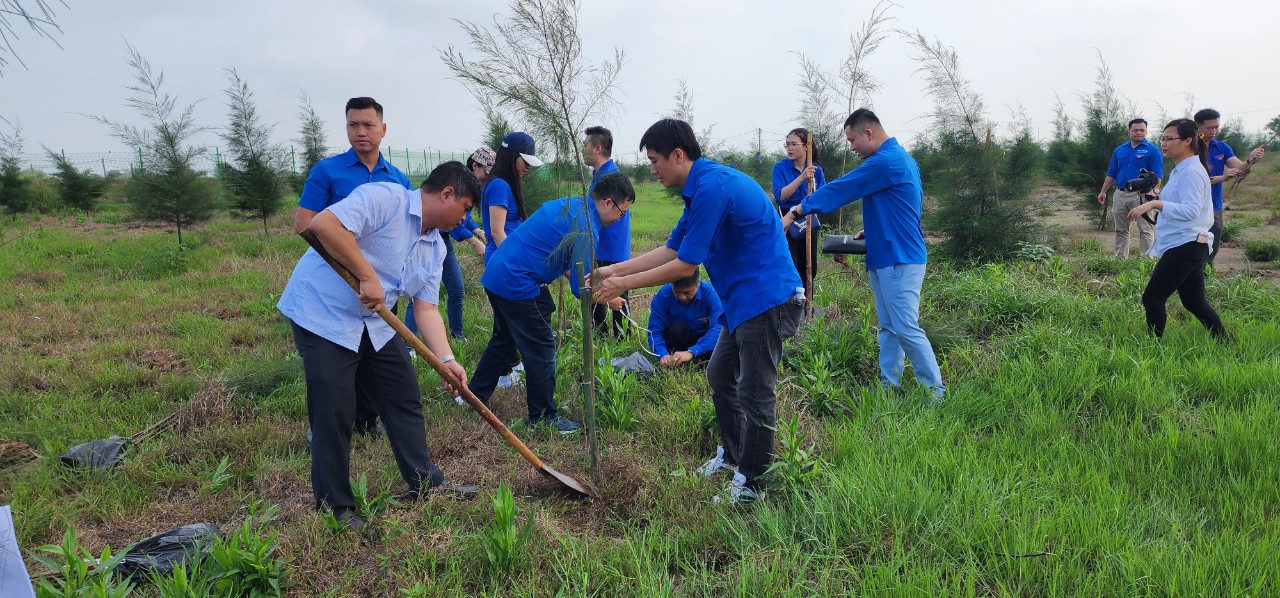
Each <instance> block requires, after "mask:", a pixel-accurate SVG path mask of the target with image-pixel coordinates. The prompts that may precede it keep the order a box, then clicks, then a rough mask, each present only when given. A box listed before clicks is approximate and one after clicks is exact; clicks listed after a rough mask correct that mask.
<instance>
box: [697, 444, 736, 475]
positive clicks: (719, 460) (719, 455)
mask: <svg viewBox="0 0 1280 598" xmlns="http://www.w3.org/2000/svg"><path fill="white" fill-rule="evenodd" d="M694 471H696V472H697V473H699V474H701V475H702V477H704V478H709V477H711V476H712V475H714V474H715V473H716V472H718V471H732V472H733V473H735V474H736V473H738V466H737V465H729V464H727V463H725V462H724V446H717V447H716V456H714V457H712V458H711V459H710V460H708V461H707V462H706V463H703V464H702V467H699V468H698V469H696V470H694Z"/></svg>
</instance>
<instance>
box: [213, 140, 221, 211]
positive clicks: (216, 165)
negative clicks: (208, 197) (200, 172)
mask: <svg viewBox="0 0 1280 598" xmlns="http://www.w3.org/2000/svg"><path fill="white" fill-rule="evenodd" d="M213 174H214V177H215V178H217V179H218V203H222V201H223V197H222V154H221V153H219V152H218V148H216V147H215V148H213Z"/></svg>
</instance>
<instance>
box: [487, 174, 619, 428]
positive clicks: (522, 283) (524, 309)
mask: <svg viewBox="0 0 1280 598" xmlns="http://www.w3.org/2000/svg"><path fill="white" fill-rule="evenodd" d="M634 201H635V190H634V189H633V188H632V187H631V182H630V181H628V180H627V177H626V176H625V175H623V174H622V173H613V174H609V175H605V176H604V177H601V179H600V181H599V183H598V184H597V185H596V186H595V188H594V189H593V190H592V195H591V199H590V201H585V202H584V201H583V200H582V199H581V198H577V197H565V198H561V199H555V200H552V201H549V202H547V203H545V204H543V205H542V207H540V208H538V209H537V211H535V212H534V213H533V214H531V215H530V216H529V219H528V220H526V221H525V222H524V223H523V224H521V225H520V228H517V229H515V230H514V231H512V233H511V235H510V236H509V237H507V239H506V240H505V241H503V242H502V245H499V246H498V250H497V251H495V252H494V253H493V256H492V257H491V258H490V259H489V264H488V265H487V266H485V271H484V274H483V275H481V277H480V284H482V285H484V290H485V293H487V294H488V295H489V305H491V306H492V307H493V337H492V338H490V339H489V345H488V346H487V347H485V349H484V355H482V356H481V357H480V363H479V364H477V365H476V371H475V377H474V379H473V380H472V385H471V390H472V392H474V393H476V396H477V397H478V398H479V399H480V400H481V401H486V402H487V401H488V400H489V397H490V396H491V395H492V394H493V390H494V388H495V387H496V386H497V385H498V377H499V376H502V375H503V374H505V373H506V372H508V371H510V370H511V366H513V365H515V363H516V362H518V361H520V360H521V358H523V361H524V364H525V375H526V378H525V387H526V389H527V392H526V393H525V401H526V403H527V404H528V407H529V423H532V424H544V425H547V426H550V427H552V428H554V429H555V430H556V431H558V432H560V433H561V434H571V433H573V432H576V431H577V430H579V429H580V428H581V426H580V425H578V423H577V422H574V421H570V420H568V419H566V418H564V417H563V416H561V415H560V414H559V412H558V411H557V408H556V400H555V388H556V337H555V330H554V329H553V328H552V326H551V323H552V313H554V312H555V309H556V306H555V302H553V301H552V300H551V292H550V291H548V290H547V285H548V284H550V283H551V282H553V281H555V280H556V279H557V278H560V277H561V276H564V275H566V273H568V275H569V286H570V288H571V289H572V290H573V294H574V296H575V297H577V296H578V294H579V291H578V282H579V281H581V280H582V277H583V275H584V274H586V273H587V272H588V271H589V270H590V262H588V261H587V260H588V256H589V255H590V254H591V249H592V248H593V247H594V246H595V245H596V244H597V243H598V242H599V238H600V229H601V227H605V228H607V227H609V226H611V225H613V224H614V223H616V222H617V221H618V220H619V219H620V218H622V215H623V214H626V213H627V210H629V209H630V207H631V204H632V202H634Z"/></svg>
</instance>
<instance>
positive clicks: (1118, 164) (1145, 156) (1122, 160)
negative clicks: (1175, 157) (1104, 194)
mask: <svg viewBox="0 0 1280 598" xmlns="http://www.w3.org/2000/svg"><path fill="white" fill-rule="evenodd" d="M1143 168H1145V169H1147V170H1150V171H1151V172H1154V173H1155V175H1156V176H1157V177H1159V178H1161V179H1163V178H1164V155H1163V154H1161V153H1160V148H1159V147H1156V145H1155V144H1154V143H1151V142H1150V141H1147V140H1146V139H1143V140H1142V143H1139V144H1138V146H1137V147H1134V146H1133V143H1132V142H1130V141H1126V142H1124V143H1121V144H1120V145H1119V146H1117V147H1116V149H1115V151H1113V152H1111V164H1110V165H1109V166H1107V176H1109V177H1111V178H1113V179H1115V181H1116V185H1119V186H1120V187H1124V184H1125V183H1127V182H1129V181H1132V180H1133V179H1136V178H1138V171H1139V170H1141V169H1143Z"/></svg>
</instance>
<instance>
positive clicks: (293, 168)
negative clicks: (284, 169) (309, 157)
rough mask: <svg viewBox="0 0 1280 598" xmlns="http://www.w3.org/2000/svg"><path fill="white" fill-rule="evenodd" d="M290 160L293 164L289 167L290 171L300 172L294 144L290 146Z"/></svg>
mask: <svg viewBox="0 0 1280 598" xmlns="http://www.w3.org/2000/svg"><path fill="white" fill-rule="evenodd" d="M289 162H290V163H291V164H292V166H290V167H289V172H291V173H293V174H298V154H296V153H294V151H293V146H292V145H291V146H289Z"/></svg>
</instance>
